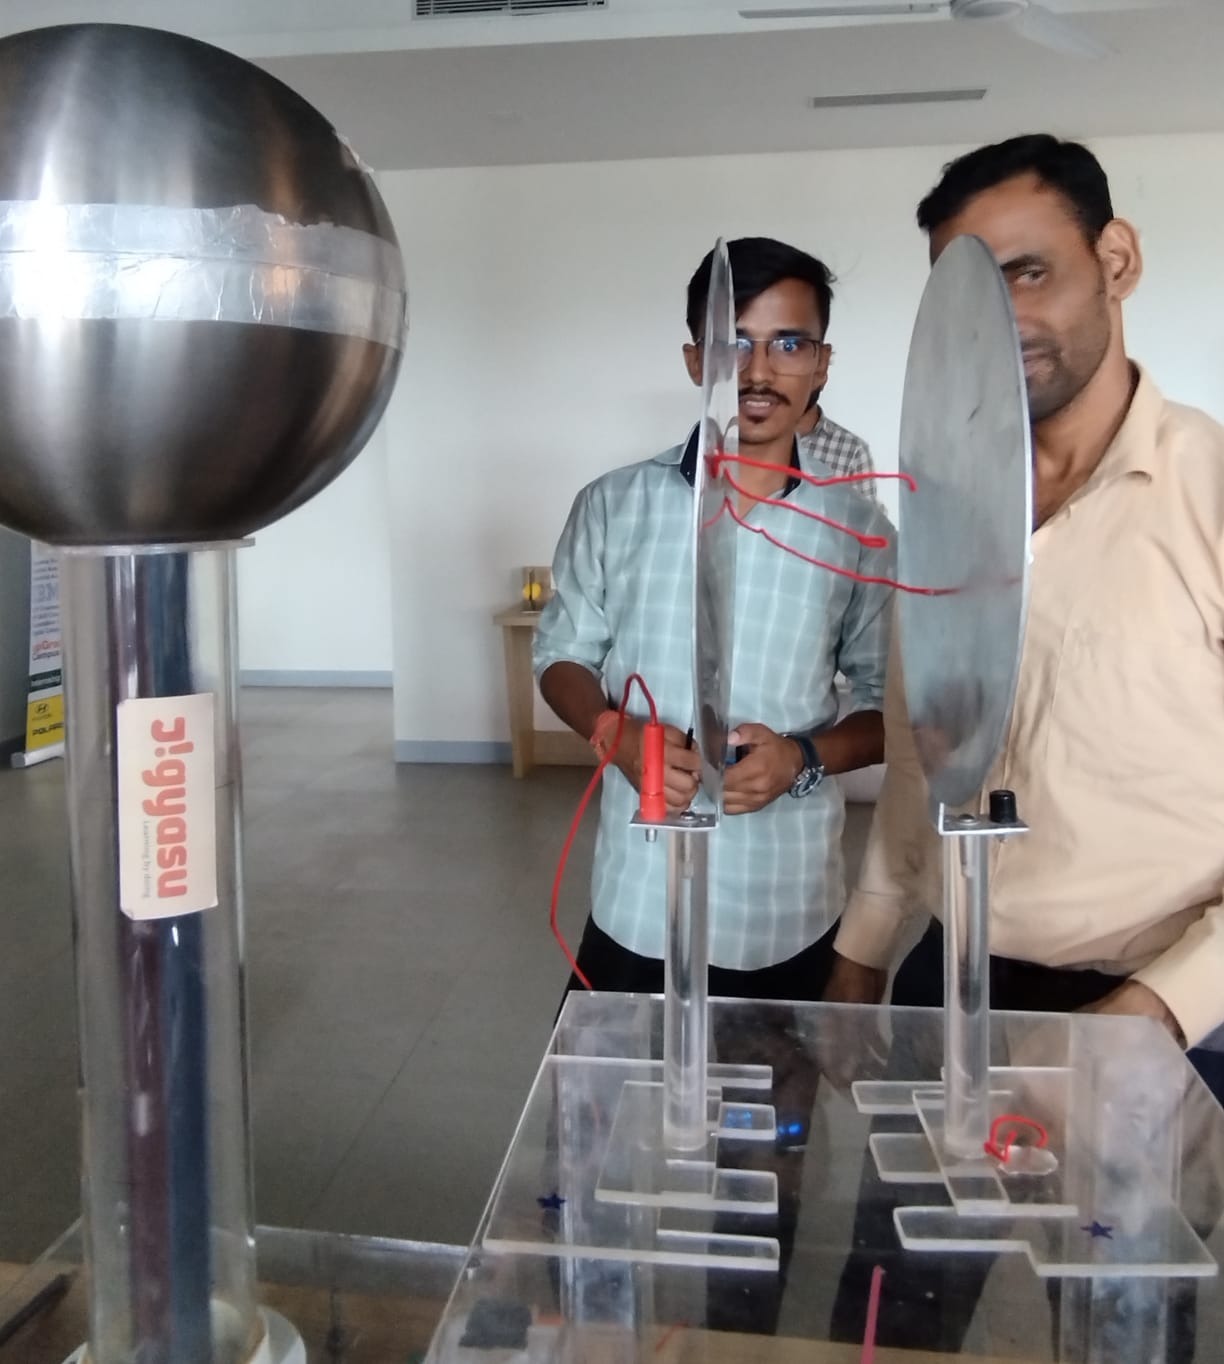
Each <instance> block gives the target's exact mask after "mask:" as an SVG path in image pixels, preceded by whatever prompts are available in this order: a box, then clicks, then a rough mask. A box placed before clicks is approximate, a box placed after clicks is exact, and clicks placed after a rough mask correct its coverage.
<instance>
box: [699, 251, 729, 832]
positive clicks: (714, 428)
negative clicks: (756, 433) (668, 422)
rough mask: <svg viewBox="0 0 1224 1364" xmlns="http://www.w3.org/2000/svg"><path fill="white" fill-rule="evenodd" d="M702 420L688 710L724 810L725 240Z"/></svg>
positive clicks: (710, 313) (710, 305)
mask: <svg viewBox="0 0 1224 1364" xmlns="http://www.w3.org/2000/svg"><path fill="white" fill-rule="evenodd" d="M702 336H703V339H704V343H705V344H704V346H703V347H702V356H703V362H704V363H703V371H702V385H701V401H702V413H701V428H700V431H699V433H698V444H697V471H696V480H695V483H694V493H695V495H694V498H693V552H694V564H693V712H694V727H695V735H694V738H695V740H696V743H697V746H698V749H699V751H700V753H701V757H702V776H701V788H702V791H703V792H704V793H705V795H706V796H707V797H708V799H709V800H710V801H711V802H712V804H713V805H714V808H715V810H716V811H717V812H719V813H721V811H722V792H723V769H724V767H725V765H726V755H727V732H728V727H729V726H728V713H727V712H728V709H729V707H730V703H731V646H732V640H733V635H734V611H735V522H734V521H733V520H732V518H731V516H730V514H729V513H728V512H727V511H725V510H724V508H725V505H726V503H727V502H728V500H729V499H730V498H731V496H732V492H731V487H730V484H728V482H727V480H726V478H725V476H724V475H723V473H722V471H721V470H719V469H717V468H716V467H713V456H715V455H716V454H718V453H719V452H720V451H721V452H725V453H727V454H731V455H734V454H738V453H739V370H738V367H737V363H736V352H735V294H734V291H733V289H732V284H731V263H730V260H729V258H728V256H727V245H726V243H725V242H724V241H723V240H722V239H721V238H719V241H718V243H717V245H716V246H715V248H714V266H713V270H712V271H711V274H710V293H709V298H708V299H707V301H706V320H705V331H704V332H703V333H702Z"/></svg>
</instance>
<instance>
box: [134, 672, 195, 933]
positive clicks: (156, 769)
mask: <svg viewBox="0 0 1224 1364" xmlns="http://www.w3.org/2000/svg"><path fill="white" fill-rule="evenodd" d="M116 748H117V762H118V776H119V907H120V908H121V909H122V910H123V912H124V913H125V914H126V915H127V916H128V917H129V918H131V919H165V918H169V917H171V916H173V915H178V914H195V913H197V912H199V911H200V910H204V909H212V908H213V906H214V905H216V903H217V795H216V764H215V760H214V750H213V695H212V693H211V692H202V693H200V694H198V695H195V696H153V697H141V698H139V699H136V700H131V701H123V702H121V703H120V705H119V709H118V713H117V716H116Z"/></svg>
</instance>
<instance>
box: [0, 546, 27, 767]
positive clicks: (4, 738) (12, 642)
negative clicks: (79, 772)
mask: <svg viewBox="0 0 1224 1364" xmlns="http://www.w3.org/2000/svg"><path fill="white" fill-rule="evenodd" d="M29 667H30V542H29V541H28V540H27V539H25V538H24V536H20V535H14V534H13V533H12V532H11V531H7V530H3V529H0V747H3V746H5V745H7V744H8V743H9V741H11V740H14V739H17V738H20V737H22V736H24V734H25V722H26V689H27V686H28V684H29Z"/></svg>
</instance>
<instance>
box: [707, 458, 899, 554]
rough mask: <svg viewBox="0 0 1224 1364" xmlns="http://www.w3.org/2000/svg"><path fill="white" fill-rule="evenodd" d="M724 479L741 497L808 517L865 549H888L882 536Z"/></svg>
mask: <svg viewBox="0 0 1224 1364" xmlns="http://www.w3.org/2000/svg"><path fill="white" fill-rule="evenodd" d="M723 477H724V478H725V479H726V480H727V482H728V483H729V484H730V485H731V487H732V488H734V489H735V491H736V492H737V493H739V495H740V496H741V497H750V498H752V500H753V501H754V502H764V503H765V505H766V506H767V507H781V508H782V509H783V510H784V511H793V512H798V514H799V515H800V516H806V517H807V518H808V519H809V520H811V521H819V522H820V523H821V525H822V526H831V527H832V528H833V530H840V531H842V532H843V533H844V534H846V535H849V536H850V537H851V538H852V539H855V540H857V541H858V542H859V544H860V545H862V546H863V548H864V549H887V548H888V541H887V540H886V539H885V538H884V537H883V536H882V535H864V534H863V533H862V531H857V530H855V529H854V528H853V527H851V526H844V525H842V523H841V522H840V521H834V520H833V519H832V518H831V517H828V516H821V514H820V513H819V512H814V511H812V510H810V509H809V508H808V507H801V506H799V504H798V503H797V502H788V501H787V500H786V499H785V498H782V497H759V496H758V495H757V494H756V493H750V492H749V491H748V489H747V488H742V487H740V485H739V484H738V483H737V482H736V481H735V479H733V478H732V477H731V475H730V474H728V473H725V472H724V474H723Z"/></svg>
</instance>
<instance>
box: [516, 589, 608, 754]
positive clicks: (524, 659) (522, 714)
mask: <svg viewBox="0 0 1224 1364" xmlns="http://www.w3.org/2000/svg"><path fill="white" fill-rule="evenodd" d="M493 623H494V625H500V626H501V631H502V643H503V644H504V646H505V651H506V698H507V700H508V702H509V705H510V750H511V754H512V756H513V760H514V775H515V776H516V777H525V776H526V775H527V773H528V772H530V771H531V769H532V768H533V767H535V766H537V765H538V766H543V767H593V766H594V764H595V755H594V753H593V752H592V751H591V747H590V745H589V744H587V743H584V742H583V740H582V739H580V738H579V737H578V735H577V734H575V733H574V732H573V731H572V730H568V729H536V727H535V675H534V674H533V672H532V668H531V643H532V638H533V636H534V635H535V631H536V626H537V625H538V624H539V623H540V612H539V611H526V610H524V609H523V608H522V607H521V606H511V607H509V608H508V609H507V610H505V611H499V612H498V613H497V614H496V615H495V616H494V617H493Z"/></svg>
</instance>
